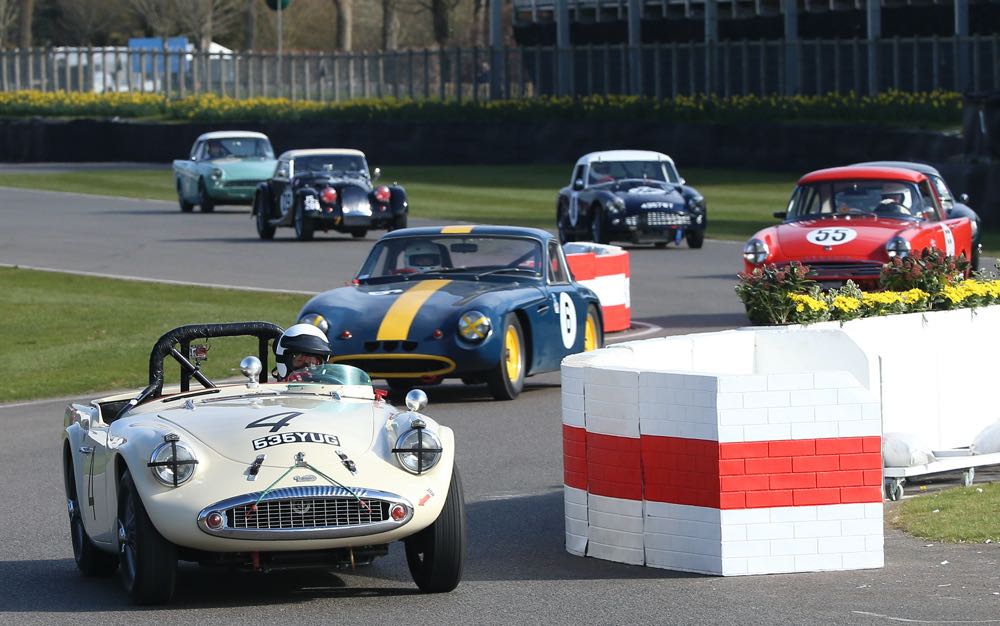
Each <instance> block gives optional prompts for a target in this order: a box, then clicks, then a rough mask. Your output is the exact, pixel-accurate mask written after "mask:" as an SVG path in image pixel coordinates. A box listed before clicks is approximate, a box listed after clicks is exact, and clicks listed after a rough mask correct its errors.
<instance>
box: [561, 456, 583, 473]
mask: <svg viewBox="0 0 1000 626" xmlns="http://www.w3.org/2000/svg"><path fill="white" fill-rule="evenodd" d="M563 469H564V470H566V471H567V472H579V473H581V474H583V475H585V476H586V474H587V459H580V458H576V457H571V456H564V457H563Z"/></svg>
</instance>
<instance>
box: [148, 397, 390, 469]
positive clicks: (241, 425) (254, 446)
mask: <svg viewBox="0 0 1000 626" xmlns="http://www.w3.org/2000/svg"><path fill="white" fill-rule="evenodd" d="M317 388H321V386H318V385H311V384H292V385H289V392H288V393H282V394H280V395H275V396H265V395H257V396H252V397H250V396H244V397H236V398H220V399H194V400H192V401H191V402H190V403H187V404H185V405H182V406H179V407H176V408H171V409H167V410H163V411H159V412H158V415H159V418H160V419H161V420H164V421H166V422H169V423H171V424H174V425H176V426H177V427H179V428H182V429H183V430H185V431H187V432H188V433H190V434H191V435H192V436H193V437H194V438H196V439H198V440H199V441H200V442H201V443H202V444H204V445H206V446H208V447H210V448H212V449H213V450H214V451H215V452H217V453H218V454H220V455H222V456H224V457H227V458H229V459H232V460H234V461H238V462H249V461H252V460H253V459H254V458H255V457H256V456H257V455H258V454H267V458H268V461H267V464H268V465H285V461H287V463H288V464H289V465H290V464H291V463H292V462H294V457H295V454H296V453H297V452H305V453H306V456H307V458H317V457H319V458H325V457H330V456H335V455H336V452H335V451H336V450H338V449H339V450H342V451H344V452H346V453H347V454H348V455H350V456H360V455H361V454H364V453H365V452H366V451H367V450H368V449H369V448H371V445H372V440H373V438H374V436H375V421H376V420H375V416H376V412H375V408H374V406H373V402H372V401H371V400H367V399H353V398H350V397H348V396H347V394H346V393H345V394H344V397H342V398H341V399H337V398H335V397H332V396H330V395H318V394H314V393H312V392H310V390H311V389H317ZM322 388H324V389H326V388H325V387H322ZM345 389H346V388H345ZM179 434H180V433H179ZM181 439H182V440H183V439H184V435H183V434H181Z"/></svg>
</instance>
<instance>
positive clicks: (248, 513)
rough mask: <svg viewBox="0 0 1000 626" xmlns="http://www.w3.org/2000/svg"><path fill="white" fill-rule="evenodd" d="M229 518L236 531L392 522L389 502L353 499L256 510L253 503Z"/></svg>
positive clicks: (269, 504)
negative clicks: (390, 520)
mask: <svg viewBox="0 0 1000 626" xmlns="http://www.w3.org/2000/svg"><path fill="white" fill-rule="evenodd" d="M362 503H363V504H362ZM366 507H367V508H366ZM225 515H226V521H227V523H228V524H229V527H230V528H236V529H255V530H261V529H263V530H274V529H286V528H342V527H347V526H362V525H364V524H374V523H376V522H384V521H385V520H387V519H389V503H388V502H385V501H381V500H372V499H370V498H362V499H361V500H360V501H359V500H357V499H355V498H352V497H346V498H290V499H287V500H270V501H264V502H261V503H260V504H258V505H257V506H256V510H254V508H253V503H251V504H247V505H242V506H235V507H232V508H230V509H227V510H226V512H225Z"/></svg>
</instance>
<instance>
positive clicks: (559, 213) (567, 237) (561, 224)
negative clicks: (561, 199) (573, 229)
mask: <svg viewBox="0 0 1000 626" xmlns="http://www.w3.org/2000/svg"><path fill="white" fill-rule="evenodd" d="M567 213H569V209H568V208H567V207H566V205H565V204H564V203H560V204H559V208H558V209H556V228H557V229H558V231H559V243H560V244H561V245H565V244H567V243H569V242H571V241H575V240H576V237H574V236H573V235H571V234H570V232H569V226H567V222H568V221H569V215H567Z"/></svg>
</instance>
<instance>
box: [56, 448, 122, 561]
mask: <svg viewBox="0 0 1000 626" xmlns="http://www.w3.org/2000/svg"><path fill="white" fill-rule="evenodd" d="M63 473H64V476H65V480H66V503H67V509H68V511H69V535H70V539H72V541H73V560H74V561H76V567H77V569H79V570H80V573H82V574H83V575H84V576H92V577H96V576H110V575H111V574H114V573H115V570H116V569H118V555H117V554H114V553H111V552H104V551H103V550H100V549H98V548H97V546H95V545H94V542H93V541H91V540H90V537H89V536H88V535H87V530H86V528H84V526H83V515H82V514H81V512H80V500H79V498H77V495H76V478H75V476H74V475H73V466H72V464H71V462H70V461H69V460H68V459H67V460H66V462H65V463H64V464H63Z"/></svg>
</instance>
